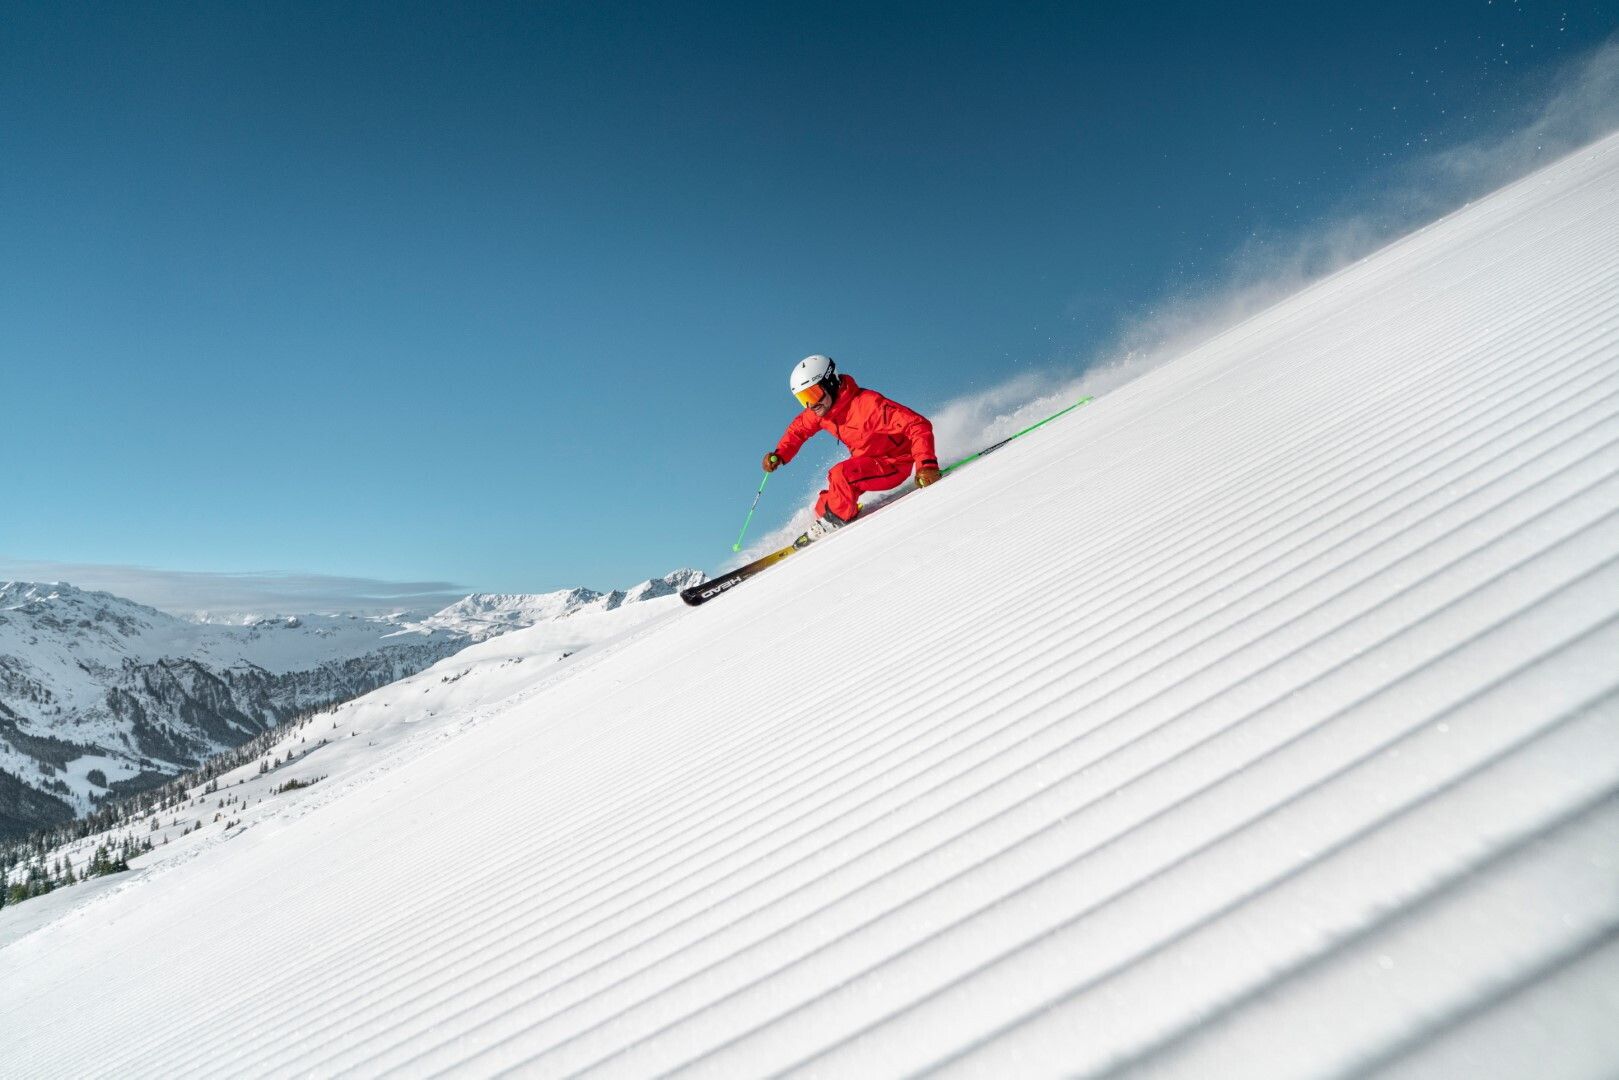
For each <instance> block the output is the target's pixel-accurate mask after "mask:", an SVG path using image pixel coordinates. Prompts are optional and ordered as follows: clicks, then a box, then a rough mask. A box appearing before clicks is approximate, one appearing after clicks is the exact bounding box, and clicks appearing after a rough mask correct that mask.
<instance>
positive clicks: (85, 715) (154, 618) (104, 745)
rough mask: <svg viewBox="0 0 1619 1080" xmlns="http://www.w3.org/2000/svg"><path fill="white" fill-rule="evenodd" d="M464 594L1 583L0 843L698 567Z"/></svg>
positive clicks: (663, 589)
mask: <svg viewBox="0 0 1619 1080" xmlns="http://www.w3.org/2000/svg"><path fill="white" fill-rule="evenodd" d="M701 576H702V575H701V573H700V572H699V571H695V570H678V571H675V572H673V573H671V574H668V575H666V576H664V577H662V578H654V579H651V580H648V581H645V582H642V583H641V584H639V585H637V586H635V587H633V588H631V589H627V590H613V591H611V592H607V593H598V592H595V591H593V590H590V589H581V588H576V589H565V590H559V591H556V592H551V593H543V594H537V595H524V594H515V595H493V594H478V595H472V596H468V597H466V598H465V599H463V600H461V601H458V602H457V603H455V604H452V605H450V606H449V607H447V608H444V609H443V610H441V611H438V612H435V613H432V614H416V613H411V612H399V613H394V614H390V615H385V616H357V615H349V614H304V615H293V616H279V617H273V618H243V617H232V616H221V615H218V614H209V613H199V614H198V615H197V616H195V617H193V618H181V617H178V616H175V615H171V614H166V613H164V612H161V611H158V610H156V609H154V608H150V607H146V606H144V605H142V604H138V603H135V602H134V601H131V600H127V599H124V598H122V597H118V596H114V595H112V594H110V593H105V592H92V591H87V590H84V589H79V588H75V587H74V586H72V585H69V584H63V583H49V584H42V583H33V582H7V583H3V584H0V840H4V839H12V840H15V839H18V838H20V837H22V836H25V835H27V834H28V833H29V832H31V831H32V830H34V829H37V828H39V827H42V826H46V825H54V824H61V823H65V822H68V821H71V820H72V819H74V818H77V817H82V816H83V815H85V814H87V813H89V812H91V811H93V810H94V809H96V808H97V807H98V806H100V805H102V804H103V803H105V802H107V801H108V800H113V799H116V798H118V797H120V796H129V795H133V794H136V793H138V792H141V791H147V790H151V789H154V788H157V787H160V786H162V785H163V784H165V783H167V782H168V781H170V780H171V779H173V778H174V777H175V776H177V775H179V774H181V773H183V772H185V771H187V770H190V769H195V768H197V767H198V766H199V765H202V764H203V763H204V762H206V761H208V760H209V759H210V758H211V757H212V756H213V755H216V754H219V753H221V752H222V751H227V750H231V749H233V748H236V747H241V746H243V745H244V744H246V743H248V742H249V741H250V740H254V739H255V738H263V737H264V736H265V735H266V733H269V732H273V731H274V730H275V729H277V728H278V727H279V726H280V725H283V724H286V723H288V722H289V721H293V720H298V719H301V718H307V717H308V716H310V715H311V714H313V713H314V712H316V711H317V710H322V709H325V708H327V707H329V706H331V705H333V704H335V703H339V702H343V701H348V700H350V699H353V698H357V697H359V696H360V695H363V694H366V693H368V692H370V691H372V690H375V689H377V688H378V687H383V686H388V685H389V684H392V683H395V682H397V681H398V680H400V679H402V678H406V677H408V676H412V675H415V674H417V673H419V672H422V671H424V670H425V669H428V668H430V667H432V666H433V665H434V664H437V663H438V662H439V661H441V660H444V659H446V658H448V657H453V656H456V655H457V654H459V653H461V652H462V650H464V649H466V648H467V647H468V646H469V645H473V644H476V643H478V642H483V641H487V640H488V639H490V638H493V637H496V636H499V635H502V634H508V633H511V632H513V631H518V630H525V629H529V628H535V627H541V626H544V627H545V628H546V629H545V630H544V631H543V634H544V636H545V638H546V641H547V642H548V643H553V642H554V645H555V647H554V649H553V650H552V651H553V652H554V653H555V654H556V655H557V656H562V655H566V654H568V653H571V652H577V651H578V650H579V649H582V648H585V647H587V646H589V645H590V644H591V643H593V642H594V641H596V640H599V639H600V638H602V637H610V636H613V635H614V634H616V633H617V632H618V631H619V629H620V628H622V627H624V626H628V625H633V624H635V623H636V622H638V621H639V618H640V616H642V615H644V614H645V613H646V611H647V610H652V609H641V610H637V609H638V608H639V607H640V605H642V604H643V603H645V602H646V601H651V600H657V599H659V598H667V597H672V596H673V595H674V594H675V593H676V592H677V591H678V590H679V589H680V588H681V587H682V586H684V585H686V584H689V583H691V582H692V581H694V580H697V579H699V578H700V577H701Z"/></svg>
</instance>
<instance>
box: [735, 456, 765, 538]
mask: <svg viewBox="0 0 1619 1080" xmlns="http://www.w3.org/2000/svg"><path fill="white" fill-rule="evenodd" d="M769 479H770V474H769V473H765V478H764V480H761V481H759V490H758V491H756V492H754V495H753V505H752V506H750V507H748V516H747V517H745V518H743V519H742V531H741V532H739V533H737V534H736V543H734V544H732V545H731V550H732V551H741V550H742V538H743V537H744V536H746V535H747V534H748V523H749V522H751V521H752V520H753V512H754V511H755V510H757V509H759V496H761V495H763V494H764V493H765V480H769Z"/></svg>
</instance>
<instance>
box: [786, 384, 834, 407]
mask: <svg viewBox="0 0 1619 1080" xmlns="http://www.w3.org/2000/svg"><path fill="white" fill-rule="evenodd" d="M793 397H795V398H797V399H798V403H799V404H800V405H802V406H804V408H806V409H807V408H809V407H810V406H811V405H814V404H815V403H816V402H817V401H820V400H821V399H822V398H824V397H826V387H824V386H822V385H821V384H820V383H812V384H810V385H809V386H806V387H804V389H802V390H795V391H793Z"/></svg>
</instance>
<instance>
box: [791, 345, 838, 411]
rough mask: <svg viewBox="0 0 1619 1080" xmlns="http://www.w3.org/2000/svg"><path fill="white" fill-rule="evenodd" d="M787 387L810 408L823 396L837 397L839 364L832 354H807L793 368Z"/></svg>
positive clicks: (801, 403) (800, 402)
mask: <svg viewBox="0 0 1619 1080" xmlns="http://www.w3.org/2000/svg"><path fill="white" fill-rule="evenodd" d="M787 388H788V389H789V390H791V391H792V392H793V397H795V398H797V399H798V403H799V404H800V405H802V406H804V408H806V409H807V408H809V407H810V406H811V405H814V404H815V403H816V402H818V401H820V400H821V398H822V397H831V398H836V397H837V394H838V365H837V364H836V363H834V362H833V360H832V358H831V357H830V356H822V355H821V354H820V353H816V354H815V355H814V356H806V357H804V359H802V360H800V361H799V362H798V366H797V367H795V368H793V374H792V377H791V378H789V379H788V380H787Z"/></svg>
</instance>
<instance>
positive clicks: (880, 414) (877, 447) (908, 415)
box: [776, 375, 939, 468]
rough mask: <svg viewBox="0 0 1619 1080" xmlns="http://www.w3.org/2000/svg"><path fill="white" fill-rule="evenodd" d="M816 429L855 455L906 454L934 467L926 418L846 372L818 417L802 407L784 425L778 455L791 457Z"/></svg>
mask: <svg viewBox="0 0 1619 1080" xmlns="http://www.w3.org/2000/svg"><path fill="white" fill-rule="evenodd" d="M817 431H830V432H831V433H832V434H834V435H836V436H837V437H838V441H839V442H841V443H843V445H844V446H847V447H848V448H849V453H850V454H851V455H853V456H854V457H876V458H889V459H903V458H910V459H911V460H912V461H914V462H915V463H916V466H917V468H921V467H922V466H924V465H927V466H932V467H933V468H938V466H939V462H938V459H937V458H935V457H934V455H933V425H932V424H931V423H929V422H928V418H927V417H925V416H923V415H922V414H921V413H919V412H916V411H914V410H912V409H907V408H906V407H905V406H903V405H901V404H900V403H899V402H897V401H890V400H888V399H887V398H885V397H883V396H882V395H881V394H879V393H878V392H877V391H875V390H862V389H860V387H858V386H856V385H855V381H854V378H853V377H852V376H849V375H843V376H840V378H839V382H838V400H837V403H836V404H834V405H833V406H832V411H831V412H829V413H827V414H826V418H825V419H822V418H821V417H819V416H816V415H815V413H814V412H812V411H811V410H809V409H805V410H804V411H803V412H801V413H799V414H798V416H797V417H795V418H794V420H793V422H792V423H790V424H788V425H787V430H786V432H785V433H784V434H783V435H782V437H781V441H780V442H778V443H777V444H776V456H777V457H779V458H781V460H782V462H783V463H786V462H789V461H791V460H793V455H794V454H796V453H798V448H799V447H801V446H803V445H804V442H805V440H807V439H808V438H809V437H810V436H812V435H814V434H815V433H816V432H817Z"/></svg>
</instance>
